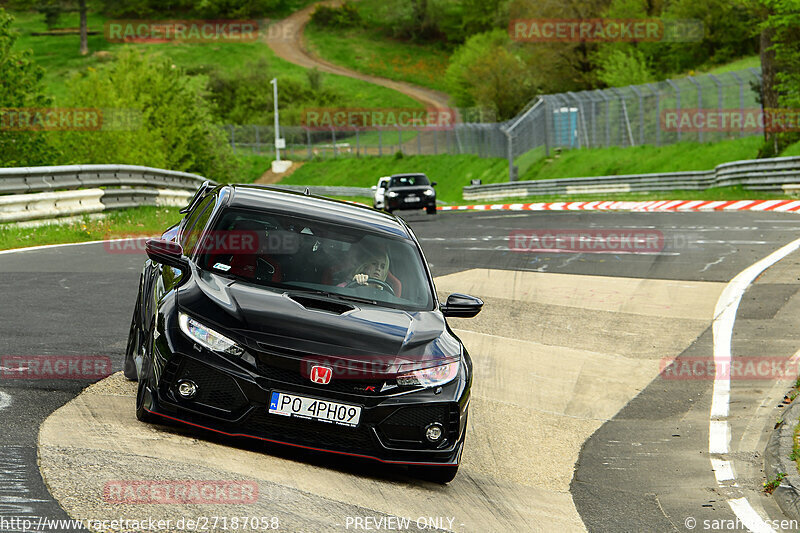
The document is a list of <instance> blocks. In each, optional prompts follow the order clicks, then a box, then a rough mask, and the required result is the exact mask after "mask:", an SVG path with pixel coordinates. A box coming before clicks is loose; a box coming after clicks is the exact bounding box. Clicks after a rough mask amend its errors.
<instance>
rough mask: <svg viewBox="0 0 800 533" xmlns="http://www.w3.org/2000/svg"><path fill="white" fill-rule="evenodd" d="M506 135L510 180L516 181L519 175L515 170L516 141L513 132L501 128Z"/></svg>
mask: <svg viewBox="0 0 800 533" xmlns="http://www.w3.org/2000/svg"><path fill="white" fill-rule="evenodd" d="M500 131H502V132H503V133H504V134H505V136H506V157H508V181H516V179H517V176H516V175H515V174H516V173H515V172H514V141H513V139H512V138H511V132H510V131H509V130H507V129H505V128H500Z"/></svg>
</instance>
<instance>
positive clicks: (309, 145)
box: [304, 128, 314, 160]
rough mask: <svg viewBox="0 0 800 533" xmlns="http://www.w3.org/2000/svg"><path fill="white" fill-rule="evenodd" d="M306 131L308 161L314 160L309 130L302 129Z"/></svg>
mask: <svg viewBox="0 0 800 533" xmlns="http://www.w3.org/2000/svg"><path fill="white" fill-rule="evenodd" d="M304 129H305V130H306V146H307V147H308V159H309V160H311V159H313V158H314V151H313V150H312V148H311V129H310V128H304Z"/></svg>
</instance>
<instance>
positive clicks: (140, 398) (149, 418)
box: [136, 379, 156, 424]
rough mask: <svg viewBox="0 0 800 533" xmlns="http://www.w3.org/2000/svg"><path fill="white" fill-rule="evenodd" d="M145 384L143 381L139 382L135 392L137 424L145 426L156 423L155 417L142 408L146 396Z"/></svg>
mask: <svg viewBox="0 0 800 533" xmlns="http://www.w3.org/2000/svg"><path fill="white" fill-rule="evenodd" d="M146 382H147V380H145V379H140V380H139V388H138V389H137V391H136V419H137V420H138V421H139V422H145V423H147V424H152V423H154V422H155V421H156V417H155V416H154V415H153V414H152V413H150V412H149V411H148V410H147V409H145V408H144V403H145V402H144V400H145V394H146V392H147V391H146V389H145V387H146Z"/></svg>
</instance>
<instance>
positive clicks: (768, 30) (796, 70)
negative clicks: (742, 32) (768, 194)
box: [744, 0, 800, 157]
mask: <svg viewBox="0 0 800 533" xmlns="http://www.w3.org/2000/svg"><path fill="white" fill-rule="evenodd" d="M744 5H745V6H746V7H748V8H749V9H750V10H751V13H752V16H753V18H755V19H756V20H759V21H761V22H760V24H759V26H758V30H759V41H760V54H761V102H762V107H763V109H764V112H765V114H766V115H767V116H769V114H770V112H771V111H770V110H775V109H779V108H789V109H794V110H797V109H798V108H800V9H798V7H797V0H745V2H744ZM797 140H798V133H797V132H796V131H794V132H788V133H787V132H781V131H775V130H771V129H770V128H766V129H765V131H764V141H765V142H764V146H763V147H762V149H761V150H760V152H759V157H764V156H774V155H777V154H779V153H780V152H781V150H783V148H785V147H786V146H788V145H789V144H791V143H793V142H795V141H797Z"/></svg>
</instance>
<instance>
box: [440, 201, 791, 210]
mask: <svg viewBox="0 0 800 533" xmlns="http://www.w3.org/2000/svg"><path fill="white" fill-rule="evenodd" d="M437 209H438V210H439V211H643V212H678V211H781V212H783V211H787V212H797V211H800V200H714V201H711V200H651V201H646V202H613V201H605V202H603V201H594V202H548V203H544V202H539V203H530V204H484V205H446V206H440V207H438V208H437Z"/></svg>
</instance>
